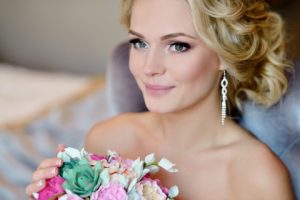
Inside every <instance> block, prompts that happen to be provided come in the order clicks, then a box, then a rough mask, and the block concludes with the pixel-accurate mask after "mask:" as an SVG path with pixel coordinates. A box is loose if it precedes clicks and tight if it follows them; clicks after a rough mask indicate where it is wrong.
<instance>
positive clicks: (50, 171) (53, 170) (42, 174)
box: [32, 167, 58, 182]
mask: <svg viewBox="0 0 300 200" xmlns="http://www.w3.org/2000/svg"><path fill="white" fill-rule="evenodd" d="M57 174H58V168H57V167H49V168H43V169H39V170H36V171H35V172H34V173H33V174H32V181H33V182H36V181H38V180H45V179H49V178H52V177H54V176H56V175H57Z"/></svg>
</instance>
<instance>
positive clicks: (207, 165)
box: [135, 149, 231, 200]
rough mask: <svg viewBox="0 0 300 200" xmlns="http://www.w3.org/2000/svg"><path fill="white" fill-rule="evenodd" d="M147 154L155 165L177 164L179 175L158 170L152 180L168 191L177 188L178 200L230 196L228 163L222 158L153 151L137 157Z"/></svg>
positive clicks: (225, 158) (208, 155) (216, 198)
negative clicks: (158, 163) (165, 162)
mask: <svg viewBox="0 0 300 200" xmlns="http://www.w3.org/2000/svg"><path fill="white" fill-rule="evenodd" d="M140 150H141V149H140ZM149 152H153V153H155V155H156V160H157V161H159V160H160V159H161V158H162V157H165V158H167V159H169V160H170V161H171V162H173V163H175V164H176V168H177V169H178V172H176V173H169V172H166V171H165V170H163V169H161V170H160V171H159V172H158V173H157V174H155V175H154V178H158V179H159V180H161V183H162V184H163V185H164V186H166V187H168V188H170V187H172V186H173V185H177V186H178V187H179V196H178V198H176V199H177V200H182V199H184V200H194V199H201V200H206V199H207V200H220V199H224V200H225V199H226V197H230V196H231V194H230V193H229V191H230V170H229V166H230V162H229V159H228V158H227V157H226V156H225V155H223V156H222V155H218V154H217V153H215V154H214V153H208V154H199V155H198V156H195V155H184V154H180V153H176V154H173V153H170V152H169V153H166V152H162V151H160V149H155V150H153V149H152V151H150V150H147V151H144V152H142V154H140V155H139V156H141V158H144V156H146V155H147V154H148V153H149ZM140 153H141V152H140ZM135 157H137V155H135Z"/></svg>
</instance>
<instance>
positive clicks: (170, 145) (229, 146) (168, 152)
mask: <svg viewBox="0 0 300 200" xmlns="http://www.w3.org/2000/svg"><path fill="white" fill-rule="evenodd" d="M122 8H123V10H122V14H123V16H122V17H123V18H122V19H123V23H124V24H125V25H126V26H127V27H128V31H129V38H130V43H131V49H130V60H129V65H130V70H131V72H132V74H133V75H134V77H135V79H136V81H137V83H138V86H139V88H140V89H141V90H142V93H143V96H144V100H145V103H146V106H147V108H148V110H149V112H145V113H132V114H123V115H120V116H118V117H115V118H112V119H110V120H107V121H104V122H101V123H99V124H97V125H96V126H95V127H94V128H93V129H92V130H91V132H90V133H89V134H88V135H87V138H86V149H87V150H88V151H90V152H94V153H98V154H106V151H107V150H108V149H114V150H116V151H117V152H118V153H120V154H121V155H122V156H123V157H127V158H131V159H135V158H136V157H139V156H142V157H143V156H145V155H146V154H148V153H150V152H154V153H155V154H156V155H157V157H158V158H160V157H167V158H168V159H170V160H171V161H173V162H175V163H176V166H177V168H178V169H179V173H176V174H172V175H169V174H166V173H164V172H163V171H162V172H159V174H158V175H157V176H158V178H160V179H161V180H162V182H163V183H164V184H165V185H166V186H171V185H173V184H174V183H176V184H178V186H179V188H180V195H179V198H178V199H184V200H187V199H201V200H205V199H209V200H213V199H216V200H220V199H228V200H233V199H238V200H244V199H251V200H252V199H255V200H259V199H264V200H266V199H270V200H271V199H272V200H277V199H278V200H283V199H285V200H291V199H294V195H293V192H292V189H291V183H290V178H289V174H288V171H287V169H286V167H285V166H284V165H283V163H282V162H281V161H280V160H279V159H278V158H277V157H276V156H275V155H274V154H273V153H272V152H271V150H270V149H269V148H268V147H267V146H266V145H264V144H263V143H261V142H260V141H258V140H257V139H256V138H254V137H253V136H252V135H251V134H249V133H248V132H247V131H246V130H244V129H243V128H241V127H240V126H239V125H237V124H236V123H235V122H234V121H232V120H231V119H230V118H228V117H227V118H225V117H226V116H225V112H224V111H226V105H229V108H230V109H227V110H228V111H230V110H231V109H233V108H240V107H241V102H242V101H243V100H245V98H247V99H249V100H252V101H253V102H255V103H260V104H263V105H266V106H271V105H273V104H275V103H276V102H277V101H278V100H279V99H280V97H281V96H282V95H283V93H284V91H285V90H286V87H287V80H286V77H285V76H284V72H285V69H286V68H287V65H286V60H285V53H284V43H283V33H282V22H281V19H280V17H279V16H278V15H277V14H275V13H272V12H269V11H267V8H266V4H265V3H263V2H262V1H248V0H236V1H231V0H222V1H219V0H186V1H184V0H164V1H162V0H151V1H149V0H123V6H122ZM223 79H224V80H223ZM221 80H223V81H221ZM228 83H229V85H228ZM220 85H221V86H220ZM227 85H228V87H227ZM220 90H222V93H221V95H220ZM227 90H228V93H227ZM61 164H62V163H61V162H60V160H58V159H57V158H51V159H46V160H44V161H42V162H41V164H40V167H39V168H38V169H37V170H36V172H35V173H34V174H33V181H32V183H31V184H30V185H28V187H27V189H26V191H27V193H28V195H30V194H32V193H33V192H37V191H39V190H41V189H42V188H43V187H44V185H45V179H47V178H50V177H52V176H54V175H56V174H57V171H58V170H57V167H58V166H60V165H61Z"/></svg>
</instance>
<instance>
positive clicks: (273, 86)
mask: <svg viewBox="0 0 300 200" xmlns="http://www.w3.org/2000/svg"><path fill="white" fill-rule="evenodd" d="M185 1H186V2H187V3H188V5H189V7H190V10H191V14H192V17H193V22H194V26H195V29H196V31H197V34H198V35H199V37H200V38H201V39H202V40H203V41H204V42H205V43H206V44H207V45H208V46H209V47H210V48H211V49H212V50H214V51H215V52H216V53H217V54H218V55H219V57H220V59H221V62H222V63H223V65H224V66H225V68H226V71H227V72H228V75H227V77H228V78H229V83H230V85H229V88H228V92H229V93H228V95H229V102H230V105H231V107H237V108H239V109H240V110H241V108H242V101H244V100H251V101H252V102H254V103H257V104H260V105H263V106H266V107H270V106H272V105H274V104H275V103H277V102H278V101H279V100H280V98H281V97H282V95H283V94H284V93H285V91H286V90H287V86H288V81H287V78H286V71H287V69H289V68H291V65H290V62H289V61H288V59H287V58H286V51H285V32H284V30H285V29H284V23H283V20H282V18H281V17H280V16H279V15H278V14H277V13H275V12H273V11H271V10H270V9H269V6H268V4H267V3H266V2H265V1H263V0H185ZM133 2H134V0H123V2H122V16H121V23H122V24H123V25H125V26H126V27H127V28H129V26H130V17H131V9H132V5H133Z"/></svg>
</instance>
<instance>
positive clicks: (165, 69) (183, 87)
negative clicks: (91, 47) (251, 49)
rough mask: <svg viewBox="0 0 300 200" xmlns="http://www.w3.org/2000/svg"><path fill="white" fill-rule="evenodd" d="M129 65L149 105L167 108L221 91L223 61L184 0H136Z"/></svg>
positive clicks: (156, 109)
mask: <svg viewBox="0 0 300 200" xmlns="http://www.w3.org/2000/svg"><path fill="white" fill-rule="evenodd" d="M129 37H130V43H131V49H130V59H129V66H130V70H131V72H132V74H133V76H134V77H135V79H136V81H137V83H138V86H139V88H140V89H141V90H142V93H143V96H144V100H145V103H146V106H147V108H148V109H149V110H150V111H152V112H159V113H168V112H175V111H179V110H182V109H184V108H187V107H190V106H192V105H194V104H197V103H200V102H201V101H204V100H205V98H206V97H207V96H209V95H210V94H211V93H212V92H217V90H216V89H214V88H216V87H215V84H218V77H219V75H218V74H219V69H220V62H219V59H218V56H217V55H216V54H215V53H214V52H213V51H212V50H210V49H209V48H208V47H207V46H206V45H205V44H204V42H203V41H202V40H201V39H200V38H199V36H198V35H197V34H196V31H195V28H194V25H193V22H192V16H191V13H190V8H189V6H188V4H187V3H186V2H185V0H163V1H162V0H135V2H134V5H133V8H132V16H131V23H130V30H129Z"/></svg>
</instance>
